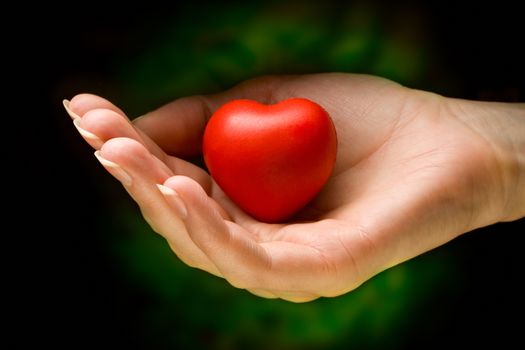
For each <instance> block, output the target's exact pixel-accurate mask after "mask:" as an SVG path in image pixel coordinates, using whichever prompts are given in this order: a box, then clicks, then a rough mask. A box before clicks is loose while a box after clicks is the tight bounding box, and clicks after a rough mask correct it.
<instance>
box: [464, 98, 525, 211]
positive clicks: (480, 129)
mask: <svg viewBox="0 0 525 350" xmlns="http://www.w3.org/2000/svg"><path fill="white" fill-rule="evenodd" d="M459 103H460V105H461V106H460V109H461V113H460V115H461V117H460V118H461V119H462V120H463V121H464V122H465V123H466V124H468V125H469V127H470V128H471V129H472V130H473V131H474V132H476V133H478V134H479V135H480V136H481V137H483V138H484V139H485V140H486V141H487V142H488V143H489V144H490V145H491V148H492V150H493V151H494V155H495V157H496V160H497V162H496V164H497V166H498V167H499V174H500V176H499V179H497V180H498V181H499V182H500V183H498V184H497V185H495V186H494V189H495V190H496V191H498V190H499V191H503V195H504V201H503V203H502V207H501V208H500V209H501V212H500V213H499V215H500V217H499V219H498V218H497V219H496V221H512V220H517V219H519V218H522V217H525V103H494V102H477V101H461V102H459Z"/></svg>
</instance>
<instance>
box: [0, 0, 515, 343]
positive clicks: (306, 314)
mask: <svg viewBox="0 0 525 350" xmlns="http://www.w3.org/2000/svg"><path fill="white" fill-rule="evenodd" d="M509 3H510V2H509ZM509 3H507V2H506V1H500V2H498V3H492V4H490V5H480V4H476V5H475V6H474V5H472V6H467V5H456V4H447V3H445V2H441V3H436V4H435V5H425V6H423V5H421V4H416V3H408V2H403V3H399V4H396V5H393V4H383V3H381V2H377V1H376V2H365V1H359V2H334V1H324V2H323V5H322V6H319V5H315V6H314V5H308V6H306V5H302V4H300V3H298V2H297V3H294V2H290V3H287V4H285V5H282V4H279V2H273V1H267V2H263V3H260V4H247V3H232V4H229V5H217V4H213V3H206V2H204V3H203V2H199V3H198V4H194V5H193V4H184V5H176V6H169V7H168V8H167V7H164V6H155V5H153V4H145V5H141V6H138V7H137V6H132V5H128V6H127V7H126V8H121V9H118V10H116V9H109V8H108V7H107V4H103V3H87V4H84V5H83V7H82V8H78V9H74V8H71V9H68V10H67V13H68V15H67V16H60V15H58V14H56V15H53V14H46V15H44V14H43V13H39V12H38V9H35V8H33V9H32V11H30V12H31V13H28V14H27V15H26V16H22V17H21V18H23V20H21V23H22V24H21V25H22V26H23V25H24V24H26V25H27V27H25V28H26V29H28V33H29V34H23V35H20V40H16V41H17V45H16V47H17V48H18V49H19V50H20V51H19V52H20V53H22V54H23V55H22V56H24V58H22V56H21V58H20V60H23V62H24V63H23V64H22V65H21V66H22V67H23V68H20V69H18V68H17V69H14V68H13V69H11V68H10V67H6V70H7V71H9V70H11V72H10V73H15V74H16V75H17V76H18V77H19V79H18V84H14V85H13V90H15V91H16V92H19V96H20V95H21V96H23V97H24V100H25V101H24V102H22V104H21V105H20V106H21V107H22V109H21V110H20V111H19V113H17V114H14V115H13V118H18V120H20V121H22V123H23V127H24V129H20V133H17V134H16V136H18V135H20V137H21V138H22V139H23V140H24V142H25V141H27V144H28V145H30V146H27V149H25V148H19V150H21V151H23V152H25V155H24V158H23V159H24V160H23V161H22V163H24V164H22V166H23V167H22V169H24V170H23V171H22V172H23V174H22V176H23V178H24V181H27V182H25V184H24V185H25V186H24V187H28V189H29V193H30V194H32V195H26V194H25V193H24V198H23V203H25V204H23V206H22V211H21V212H22V214H23V215H24V218H23V219H22V220H18V219H17V221H16V224H17V226H16V227H20V229H19V230H14V231H13V230H10V232H11V233H10V236H15V237H16V238H17V240H16V243H14V244H13V245H10V246H7V245H6V247H5V249H6V256H11V255H13V256H14V257H13V258H9V259H8V264H6V267H7V270H8V271H11V272H12V273H11V274H12V275H13V279H12V281H13V282H12V283H11V282H10V284H11V285H12V286H14V288H13V290H14V291H15V294H14V296H15V297H14V298H12V299H7V302H8V304H9V306H10V308H9V309H11V310H12V311H13V312H12V313H9V314H8V315H9V323H11V324H12V325H14V326H15V329H16V330H17V332H13V333H12V334H13V335H14V340H15V341H16V342H17V343H19V344H23V343H28V342H38V343H41V344H43V343H50V344H55V345H65V346H69V347H73V348H74V347H77V346H79V345H91V346H97V345H100V346H102V345H114V346H119V347H124V346H133V347H140V348H158V349H164V348H174V347H189V346H193V347H195V346H197V347H208V348H225V349H229V348H232V349H237V348H245V347H247V346H248V347H251V348H261V349H262V348H269V347H270V346H272V348H276V349H280V348H283V349H284V348H286V349H295V348H297V349H304V348H312V349H314V348H367V347H368V348H410V347H430V348H433V347H435V348H438V347H440V348H441V347H444V346H452V345H457V344H470V345H473V346H475V345H482V344H485V343H487V342H489V341H496V342H498V343H499V344H502V345H503V344H505V343H511V342H512V341H517V342H518V343H519V342H520V339H521V334H520V332H521V330H522V328H523V322H519V321H518V322H513V321H511V317H513V316H516V317H517V319H518V320H519V319H521V317H522V315H523V306H524V302H523V299H522V298H523V294H524V293H523V290H520V289H519V288H518V287H517V284H518V283H519V282H521V278H520V277H521V276H522V275H523V273H522V269H523V261H522V259H521V257H522V256H523V253H522V246H521V245H520V242H521V236H523V233H525V222H524V220H523V219H522V220H520V221H517V222H513V223H505V224H497V225H493V226H491V227H487V228H484V229H480V230H477V232H475V233H470V234H467V235H464V236H462V237H460V238H459V239H456V240H455V241H453V242H451V243H449V244H447V245H445V246H443V247H441V248H438V249H436V250H434V251H432V252H430V253H427V254H424V255H423V256H421V257H418V258H416V259H414V260H412V261H410V262H407V263H405V264H402V265H401V266H399V267H396V268H394V269H391V270H388V271H387V272H385V273H383V274H381V275H379V276H377V277H375V278H374V279H372V280H371V281H370V282H368V283H366V284H365V285H364V286H362V287H360V288H359V289H358V290H357V291H355V292H353V293H350V294H349V295H346V296H342V297H339V298H336V299H323V300H319V301H316V302H314V303H309V304H304V305H295V304H290V303H285V302H281V301H266V300H263V299H259V298H256V297H253V296H251V295H249V294H248V293H245V292H243V291H237V290H234V289H233V288H232V287H229V286H228V285H226V283H224V282H223V281H221V280H218V279H215V278H214V277H211V276H208V275H207V274H205V273H202V272H199V271H194V270H191V269H189V268H186V267H185V266H183V265H182V264H180V263H179V262H177V261H176V259H175V258H174V257H172V255H171V254H170V253H169V250H168V249H167V247H166V245H165V244H164V243H163V242H162V240H160V239H159V238H157V237H156V236H155V235H154V234H153V233H152V232H151V231H150V230H149V229H148V227H147V226H146V225H145V224H144V223H143V220H142V219H141V218H140V215H139V214H140V213H139V211H138V209H137V208H136V206H135V205H134V204H133V203H132V202H131V201H130V200H129V199H128V198H127V197H126V196H125V195H124V191H123V190H122V189H121V188H120V187H119V185H118V184H117V182H116V181H115V180H113V179H112V178H110V177H109V176H107V175H106V174H105V172H104V171H103V169H102V168H101V167H100V166H99V164H98V163H97V162H96V160H95V159H94V157H93V155H92V150H91V149H89V147H88V146H87V145H86V144H84V142H83V141H82V140H81V139H80V137H79V136H78V135H77V134H76V131H75V129H74V128H73V126H72V125H71V122H70V119H69V117H68V116H67V115H66V114H65V112H64V111H63V110H62V107H61V100H62V99H63V98H70V97H71V96H73V95H74V94H76V93H79V92H85V91H88V92H93V93H98V94H101V95H103V96H106V97H108V98H109V99H111V100H114V101H115V102H116V103H118V104H119V105H120V106H122V107H123V108H124V109H125V110H126V111H129V112H130V114H131V115H132V116H137V115H140V114H141V113H143V112H145V111H148V110H150V109H152V108H154V107H156V106H159V105H160V104H162V103H165V102H168V101H169V100H171V99H174V98H176V97H180V96H184V95H187V94H193V93H206V92H213V91H218V90H221V89H224V88H227V87H229V86H231V85H233V84H235V83H236V82H239V81H242V80H244V79H247V78H250V77H253V76H257V75H261V74H268V73H310V72H322V71H348V72H361V73H370V74H377V75H382V76H385V77H388V78H391V79H394V80H396V81H399V82H400V83H403V84H406V85H408V86H411V87H414V88H420V89H427V90H431V91H435V92H438V93H441V94H444V95H447V96H454V97H462V98H470V99H490V100H498V101H522V102H523V101H524V100H525V97H524V96H525V95H524V93H525V89H524V82H525V68H524V67H525V65H524V62H525V60H524V59H525V57H524V54H523V53H522V52H520V51H522V50H521V49H520V47H521V48H522V46H523V35H524V34H525V33H524V30H523V25H522V18H520V13H521V12H520V11H519V10H518V8H517V5H515V6H513V5H510V4H509ZM51 13H53V12H52V11H51ZM17 31H19V32H20V33H22V30H21V29H20V28H18V29H17V28H11V31H10V30H6V31H5V33H6V34H7V35H8V36H13V35H15V38H16V34H17ZM13 32H14V33H13ZM27 57H30V60H29V63H25V62H27V61H25V60H26V59H27ZM15 60H17V58H16V56H15ZM13 67H15V66H13ZM28 126H29V132H27V128H28ZM15 130H16V131H17V132H18V129H15ZM24 130H26V131H25V132H24ZM22 135H27V136H24V137H22ZM15 152H16V151H15ZM15 154H16V153H15ZM25 157H27V158H28V160H27V161H26V160H25V159H26V158H25ZM19 158H20V157H19ZM24 166H25V167H24ZM26 178H27V180H26ZM25 201H27V202H25ZM10 248H12V249H10ZM11 274H10V275H11Z"/></svg>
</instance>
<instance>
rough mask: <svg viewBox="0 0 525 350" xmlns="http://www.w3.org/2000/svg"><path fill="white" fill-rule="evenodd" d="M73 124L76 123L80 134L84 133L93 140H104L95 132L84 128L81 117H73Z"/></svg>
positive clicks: (85, 136)
mask: <svg viewBox="0 0 525 350" xmlns="http://www.w3.org/2000/svg"><path fill="white" fill-rule="evenodd" d="M73 125H75V128H77V130H78V132H79V134H80V135H82V136H83V137H84V138H86V139H88V140H92V141H97V142H102V140H101V139H100V138H99V137H98V136H97V135H95V134H93V133H92V132H90V131H87V130H86V129H83V128H82V127H81V126H80V118H78V119H73Z"/></svg>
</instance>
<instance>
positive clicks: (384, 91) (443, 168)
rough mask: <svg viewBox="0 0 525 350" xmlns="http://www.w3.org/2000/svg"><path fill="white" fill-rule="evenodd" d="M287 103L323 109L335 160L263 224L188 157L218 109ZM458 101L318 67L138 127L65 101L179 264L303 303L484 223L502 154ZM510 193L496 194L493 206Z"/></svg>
mask: <svg viewBox="0 0 525 350" xmlns="http://www.w3.org/2000/svg"><path fill="white" fill-rule="evenodd" d="M290 97H304V98H307V99H310V100H312V101H315V102H317V103H319V104H320V105H321V106H323V107H324V108H325V109H326V110H327V111H328V113H329V114H330V116H331V117H332V119H333V121H334V124H335V127H336V130H337V134H338V153H337V161H336V165H335V168H334V171H333V174H332V176H331V177H330V179H329V181H328V182H327V184H326V185H325V187H324V188H323V190H322V191H321V192H320V193H319V195H318V196H317V197H316V198H315V199H314V200H313V201H312V202H311V203H310V204H309V205H308V206H307V207H306V208H305V209H304V210H303V211H301V212H300V213H299V214H298V215H297V216H296V217H295V218H294V220H292V221H291V222H289V223H285V224H266V223H262V222H258V221H256V220H255V219H253V218H251V217H250V216H248V215H247V214H245V213H244V212H242V210H240V209H239V208H238V207H237V206H236V205H235V204H233V203H232V202H231V201H230V200H229V199H228V198H227V196H226V195H225V194H224V193H223V192H222V191H221V189H220V188H219V187H218V186H217V185H216V183H215V182H214V181H213V179H211V177H210V176H209V175H208V174H207V173H206V172H205V171H204V170H203V169H201V168H199V167H197V166H196V165H194V164H192V163H189V162H186V161H184V160H182V158H184V157H187V156H192V155H196V154H199V152H200V146H201V141H202V134H203V131H204V127H205V125H206V121H207V119H208V118H209V117H210V116H211V114H212V113H213V111H214V110H216V109H217V108H218V107H220V106H221V105H222V104H224V103H226V102H228V101H230V100H233V99H239V98H249V99H254V100H257V101H259V102H263V103H276V102H279V101H282V100H284V99H287V98H290ZM462 103H464V102H463V101H459V100H452V99H447V98H444V97H442V96H439V95H435V94H431V93H427V92H422V91H417V90H412V89H408V88H406V87H402V86H400V85H398V84H396V83H393V82H391V81H388V80H385V79H381V78H377V77H371V76H364V75H351V74H319V75H307V76H283V77H265V78H258V79H255V80H251V81H248V82H245V83H243V84H240V85H238V86H236V87H234V88H233V89H231V90H229V91H226V92H223V93H220V94H216V95H210V96H194V97H188V98H183V99H180V100H177V101H174V102H172V103H170V104H168V105H166V106H163V107H161V108H159V109H158V110H156V111H153V112H151V113H148V114H147V115H145V116H143V117H141V118H138V119H136V120H135V121H133V123H131V122H130V121H129V120H128V119H127V118H126V116H125V115H124V113H123V112H122V111H121V110H120V109H118V108H117V107H115V106H114V105H113V104H111V103H110V102H108V101H106V100H104V99H102V98H100V97H97V96H94V95H87V94H82V95H78V96H76V97H75V98H73V99H72V100H71V102H70V103H66V106H67V107H68V109H69V112H70V114H71V116H72V117H73V118H74V119H75V125H76V126H77V128H78V129H79V131H80V132H81V134H82V135H83V136H84V138H85V139H86V141H87V142H88V143H90V144H91V146H93V147H94V148H95V149H97V150H99V152H97V156H98V157H99V159H100V160H101V162H102V163H103V165H105V166H106V168H107V169H108V171H110V172H111V173H112V174H113V175H115V176H116V177H117V178H118V179H119V180H121V181H122V182H123V184H124V187H125V188H126V190H127V191H128V192H129V193H130V195H131V196H132V197H133V198H134V199H135V201H136V202H137V203H138V204H139V206H140V208H141V210H142V213H143V215H144V217H145V218H146V220H147V221H148V222H149V223H150V225H151V226H152V227H153V229H154V230H155V231H157V232H159V233H160V234H161V235H163V236H164V237H165V238H166V239H167V240H168V242H169V244H170V246H171V248H172V249H173V251H174V252H175V253H176V254H177V255H178V256H179V257H180V258H181V259H182V260H183V261H184V262H186V263H187V264H188V265H190V266H194V267H197V268H201V269H204V270H207V271H209V272H211V273H213V274H215V275H218V276H222V277H224V278H226V279H227V280H228V281H229V282H230V283H231V284H232V285H234V286H236V287H239V288H245V289H248V290H250V291H251V292H252V293H254V294H257V295H260V296H264V297H279V298H283V299H287V300H292V301H308V300H312V299H315V298H317V297H320V296H336V295H340V294H342V293H345V292H347V291H349V290H352V289H354V288H356V287H357V286H358V285H359V284H361V283H362V282H364V281H365V280H367V279H368V278H370V277H371V276H373V275H374V274H376V273H378V272H380V271H382V270H384V269H386V268H388V267H390V266H393V265H395V264H397V263H399V262H402V261H404V260H406V259H409V258H411V257H414V256H416V255H418V254H421V253H423V252H425V251H427V250H429V249H432V248H434V247H436V246H438V245H440V244H443V243H445V242H446V241H448V240H450V239H452V238H454V237H456V236H457V235H459V234H461V233H463V232H466V231H468V230H471V229H473V228H475V227H478V226H480V225H483V224H488V223H489V222H484V221H483V220H484V219H483V217H485V216H484V215H481V213H480V210H479V208H478V206H477V204H476V203H479V202H480V201H484V200H485V201H486V200H488V197H489V195H490V196H492V192H491V193H488V190H486V191H483V190H481V191H480V190H479V189H480V188H484V187H483V184H484V182H485V181H486V182H487V183H488V182H490V181H491V179H492V178H493V177H494V176H496V175H495V174H494V170H493V169H494V162H495V158H493V157H492V156H491V154H492V152H493V151H492V149H491V148H490V147H489V146H488V145H487V143H486V142H485V141H484V139H483V138H482V137H481V136H479V134H478V133H476V132H475V131H473V129H472V128H471V127H469V126H468V125H466V124H465V123H464V122H462V120H461V119H460V118H457V117H456V114H457V113H459V112H458V111H461V109H462ZM487 155H488V156H487ZM474 178H475V179H476V180H475V183H476V184H474ZM157 184H162V185H161V186H157ZM487 188H488V187H487ZM503 200H504V198H494V197H493V196H492V197H491V201H492V202H494V207H497V206H498V205H499V202H500V201H503ZM489 207H490V206H489ZM489 210H490V208H489Z"/></svg>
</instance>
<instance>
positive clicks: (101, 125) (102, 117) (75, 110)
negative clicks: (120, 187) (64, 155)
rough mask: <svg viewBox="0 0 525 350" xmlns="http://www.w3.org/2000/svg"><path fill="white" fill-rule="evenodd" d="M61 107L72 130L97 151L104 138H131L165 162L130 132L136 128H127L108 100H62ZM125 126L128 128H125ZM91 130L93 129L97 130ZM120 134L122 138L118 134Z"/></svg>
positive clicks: (149, 144) (138, 133)
mask: <svg viewBox="0 0 525 350" xmlns="http://www.w3.org/2000/svg"><path fill="white" fill-rule="evenodd" d="M63 103H64V108H65V109H66V111H67V112H68V114H69V115H70V116H71V118H72V119H73V123H74V124H75V127H76V128H77V129H78V131H79V132H80V134H81V135H82V136H84V138H85V139H86V141H87V142H88V143H89V144H90V145H91V146H92V147H93V148H95V149H99V148H100V147H101V145H100V141H99V140H97V139H96V138H97V137H98V138H102V136H103V134H106V138H105V140H108V139H110V138H112V137H130V138H133V139H135V140H138V141H140V142H141V143H143V144H144V145H146V147H147V148H148V149H149V151H150V152H151V153H153V154H155V156H156V157H157V158H159V159H161V160H165V159H164V158H165V157H166V154H165V153H164V152H163V151H162V150H161V149H160V147H159V146H158V145H156V144H155V143H154V142H152V141H151V140H150V139H149V138H148V137H147V136H146V135H143V134H142V132H141V131H140V130H134V131H130V129H135V128H134V127H133V126H132V125H131V124H130V122H129V119H128V118H127V117H126V114H125V113H124V112H122V110H121V109H120V108H118V107H117V106H115V105H114V104H113V103H111V102H109V101H108V100H106V99H104V98H102V97H100V96H96V95H92V94H79V95H76V96H75V97H73V98H72V99H71V101H68V100H64V101H63ZM95 111H96V112H95ZM102 111H106V113H103V112H102ZM91 112H94V113H91ZM86 117H89V118H87V119H90V120H91V121H82V119H84V118H86ZM126 125H129V127H127V128H125V126H126ZM90 127H94V128H96V130H95V129H91V128H90ZM123 131H124V134H119V133H120V132H123ZM108 134H109V135H108Z"/></svg>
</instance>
